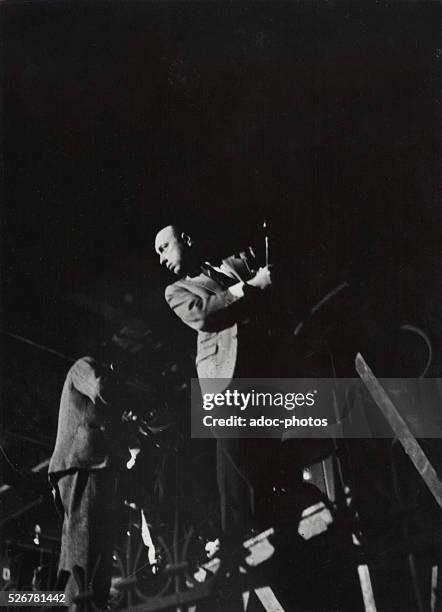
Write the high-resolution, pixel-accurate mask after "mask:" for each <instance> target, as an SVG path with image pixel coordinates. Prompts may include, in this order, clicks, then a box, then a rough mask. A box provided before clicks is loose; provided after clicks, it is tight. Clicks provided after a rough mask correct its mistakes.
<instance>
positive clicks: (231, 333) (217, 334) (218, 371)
mask: <svg viewBox="0 0 442 612" xmlns="http://www.w3.org/2000/svg"><path fill="white" fill-rule="evenodd" d="M223 264H224V267H225V268H227V269H228V270H229V272H230V274H231V275H232V276H233V277H234V278H235V279H236V280H237V281H238V282H239V281H246V280H248V279H250V278H251V276H252V270H251V268H250V264H249V263H248V262H247V260H245V259H241V258H236V257H230V258H228V259H225V260H224V261H223ZM250 289H251V291H247V292H246V294H245V296H244V297H237V296H235V295H233V294H232V293H231V292H230V291H229V290H228V289H226V288H225V286H223V285H221V284H220V282H218V281H217V280H216V279H213V278H209V277H208V276H206V275H205V274H200V275H199V276H196V277H193V278H185V279H181V280H178V281H177V282H175V283H174V284H173V285H169V286H168V287H167V288H166V293H165V296H166V300H167V302H168V304H169V306H170V307H171V308H172V310H173V311H174V312H175V314H176V315H177V316H178V317H179V318H180V319H181V320H182V321H183V323H185V324H186V325H188V326H189V327H191V328H192V329H195V330H196V331H197V332H198V340H197V356H196V367H197V371H198V376H199V378H226V379H229V380H230V379H231V378H232V377H233V376H234V375H235V366H236V363H237V356H238V323H240V322H242V321H244V320H245V319H246V318H247V316H248V315H249V314H250V312H251V311H253V304H252V302H253V301H255V300H256V297H257V296H256V293H257V292H259V290H253V288H250Z"/></svg>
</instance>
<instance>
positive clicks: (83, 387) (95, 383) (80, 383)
mask: <svg viewBox="0 0 442 612" xmlns="http://www.w3.org/2000/svg"><path fill="white" fill-rule="evenodd" d="M70 377H71V383H72V385H73V386H74V387H75V389H77V391H79V393H82V394H83V395H85V396H86V397H88V398H89V399H90V400H91V401H92V402H93V403H94V404H96V403H97V402H101V403H103V404H115V403H118V401H119V399H120V397H119V396H120V395H121V392H120V390H119V385H118V384H117V383H116V382H115V381H114V380H113V377H112V376H107V375H106V374H105V373H104V372H103V368H102V367H101V366H100V364H99V363H98V362H97V361H96V360H95V359H93V358H92V357H82V358H81V359H78V361H76V362H75V363H74V365H73V366H72V368H71V370H70Z"/></svg>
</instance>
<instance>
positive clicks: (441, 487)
mask: <svg viewBox="0 0 442 612" xmlns="http://www.w3.org/2000/svg"><path fill="white" fill-rule="evenodd" d="M355 364H356V371H357V373H358V374H359V376H360V377H361V379H362V381H363V383H364V384H365V386H366V387H367V389H368V391H369V393H370V395H371V396H372V398H373V399H374V401H375V402H376V404H377V406H378V407H379V409H380V410H381V412H382V414H383V415H384V417H385V418H386V419H387V421H388V423H389V424H390V427H391V428H392V430H393V431H394V433H395V435H396V437H397V438H398V440H399V441H400V443H401V444H402V446H403V447H404V450H405V452H406V453H407V455H408V456H409V457H410V459H411V461H412V462H413V464H414V466H415V468H416V469H417V471H418V472H419V474H420V475H421V477H422V479H423V480H424V482H425V484H426V485H427V487H428V488H429V489H430V491H431V493H432V495H433V497H434V498H435V500H436V501H437V503H438V504H439V506H440V507H441V508H442V482H441V481H440V479H439V477H438V475H437V472H436V470H435V469H434V467H433V466H432V464H431V463H430V461H429V459H428V457H427V456H426V454H425V453H424V451H423V450H422V447H421V446H420V444H419V442H418V441H417V440H416V438H415V437H414V435H413V433H412V431H411V429H410V428H409V426H408V425H407V423H406V421H405V420H404V419H403V418H402V416H401V414H400V413H399V411H398V409H397V408H396V406H395V405H394V404H393V402H392V401H391V399H390V398H389V396H388V395H387V393H386V391H385V389H384V388H383V387H382V385H381V384H380V383H379V381H378V379H377V378H376V377H375V375H374V374H373V372H372V371H371V370H370V368H369V366H368V365H367V363H366V361H365V359H364V358H363V357H362V355H361V354H360V353H358V354H357V355H356V359H355Z"/></svg>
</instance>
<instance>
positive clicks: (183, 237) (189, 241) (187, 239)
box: [180, 232, 193, 247]
mask: <svg viewBox="0 0 442 612" xmlns="http://www.w3.org/2000/svg"><path fill="white" fill-rule="evenodd" d="M180 238H181V240H182V241H183V242H184V244H187V246H189V247H190V246H192V244H193V240H192V238H191V237H190V236H189V235H188V234H186V233H185V232H181V236H180Z"/></svg>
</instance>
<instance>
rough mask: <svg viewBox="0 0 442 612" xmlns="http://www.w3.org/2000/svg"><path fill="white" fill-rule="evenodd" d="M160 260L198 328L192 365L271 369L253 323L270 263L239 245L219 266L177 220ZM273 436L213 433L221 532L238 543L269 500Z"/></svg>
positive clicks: (173, 294)
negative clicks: (221, 436)
mask: <svg viewBox="0 0 442 612" xmlns="http://www.w3.org/2000/svg"><path fill="white" fill-rule="evenodd" d="M155 250H156V252H157V254H158V256H159V259H160V264H161V265H163V266H165V267H166V268H167V269H168V270H169V271H170V272H172V273H173V274H175V275H176V276H178V277H179V280H177V281H176V282H175V283H173V284H171V285H169V286H168V287H167V288H166V291H165V298H166V301H167V302H168V304H169V306H170V308H171V309H172V310H173V311H174V313H175V314H176V315H177V316H178V317H179V318H180V319H181V320H182V321H183V323H185V324H186V325H188V326H189V327H191V328H192V329H194V330H195V331H197V332H198V339H197V355H196V367H197V371H198V377H199V378H200V382H201V384H203V380H201V379H206V378H223V379H228V380H229V381H230V380H231V379H232V378H233V377H237V378H256V377H259V376H264V375H267V376H268V375H269V372H268V371H267V372H266V366H267V365H268V364H269V362H271V357H270V356H269V354H268V351H267V352H264V351H266V346H267V344H266V337H265V334H263V333H262V329H261V330H260V329H259V327H258V326H257V325H256V320H257V315H259V314H260V313H261V312H263V311H264V310H265V307H266V306H265V304H266V299H265V296H266V295H271V292H270V289H271V287H272V273H271V269H270V267H269V266H264V267H261V268H258V269H257V266H256V262H255V261H253V260H251V259H250V258H249V257H247V256H246V253H240V254H239V256H232V257H228V258H226V259H224V260H222V263H221V264H220V265H218V266H215V265H212V264H211V263H210V262H208V261H207V259H206V258H207V254H206V253H205V252H204V249H203V248H202V247H201V245H199V244H198V243H197V242H196V241H195V240H194V239H193V237H192V236H191V235H190V234H188V233H186V232H185V231H183V230H182V229H181V228H178V227H177V226H174V225H168V226H166V227H163V228H162V229H161V230H160V231H159V232H158V234H157V236H156V239H155ZM274 442H276V441H273V440H265V441H264V440H244V439H218V440H217V481H218V489H219V495H220V510H221V527H222V531H223V533H224V538H225V540H226V539H229V540H231V541H236V542H238V543H239V538H240V537H241V536H244V534H246V533H247V532H248V531H249V530H250V528H251V527H252V526H254V525H255V521H256V519H257V518H259V514H260V511H259V508H258V503H257V502H262V505H263V506H266V505H267V508H268V507H269V505H270V502H269V498H270V495H271V483H272V478H274V476H275V471H276V461H274V458H275V456H276V455H275V449H276V448H277V445H276V444H274Z"/></svg>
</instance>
